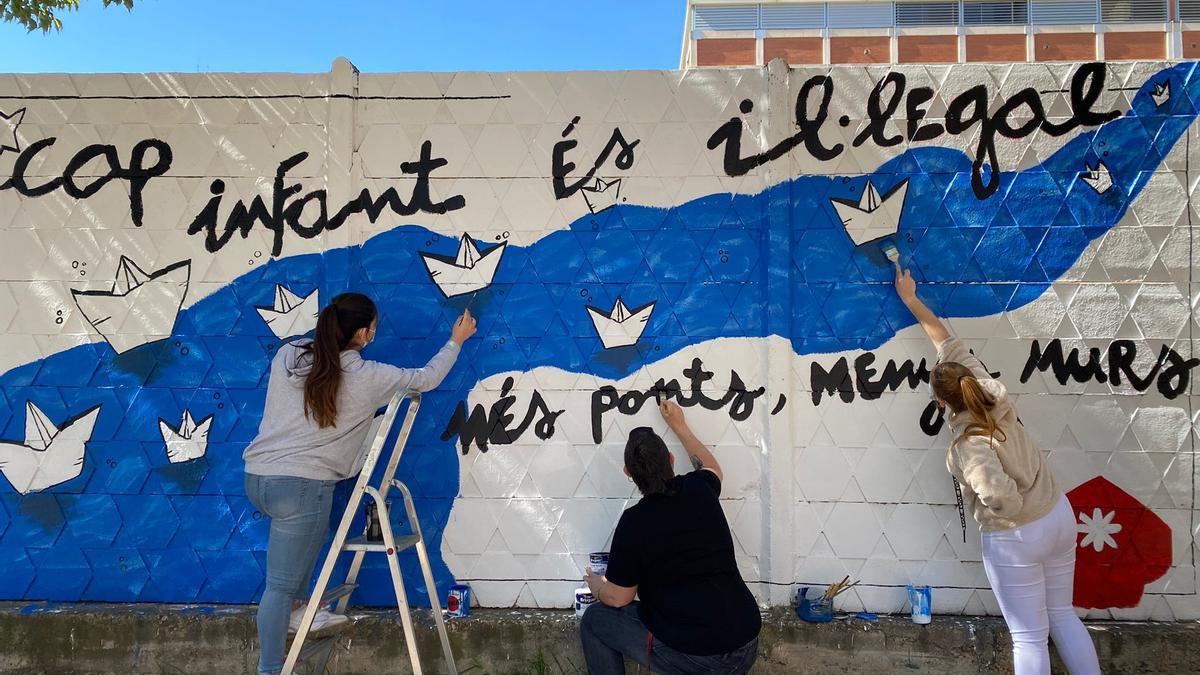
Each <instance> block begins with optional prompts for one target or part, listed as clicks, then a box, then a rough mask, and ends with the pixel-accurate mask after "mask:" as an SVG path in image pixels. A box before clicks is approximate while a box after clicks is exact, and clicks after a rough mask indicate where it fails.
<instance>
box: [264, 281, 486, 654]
mask: <svg viewBox="0 0 1200 675" xmlns="http://www.w3.org/2000/svg"><path fill="white" fill-rule="evenodd" d="M377 321H378V312H376V310H375V303H374V302H372V301H371V299H370V298H368V297H367V296H365V295H362V294H361V293H343V294H342V295H339V296H337V297H336V298H334V299H333V302H331V303H329V305H328V306H327V307H325V309H323V310H321V314H320V315H319V316H318V318H317V328H316V334H315V337H314V339H312V340H299V341H296V342H292V343H290V344H285V345H283V346H282V347H280V349H279V352H278V353H277V354H276V355H275V358H274V359H273V360H272V361H271V374H270V380H269V381H268V384H267V400H266V404H265V406H264V408H263V418H262V422H261V423H260V424H259V428H258V436H256V437H255V439H254V440H253V441H251V442H250V445H249V446H247V447H246V451H245V453H243V455H242V458H243V459H244V460H245V464H246V496H247V497H249V498H250V501H251V503H253V504H254V508H256V509H258V510H259V511H260V512H261V513H262V514H263V515H264V516H266V517H268V518H270V519H271V531H270V535H269V539H268V542H267V579H266V589H265V590H264V591H263V595H262V600H261V601H260V603H259V606H258V641H259V650H260V655H259V662H258V672H259V673H270V674H274V673H278V672H280V670H282V668H283V657H284V647H285V646H286V642H287V633H288V632H289V628H290V629H291V631H294V630H295V629H296V627H297V626H298V625H299V623H300V619H301V617H302V616H303V603H302V600H303V599H304V597H305V593H306V592H307V590H308V582H309V581H310V580H311V578H312V573H313V568H314V567H315V566H316V562H317V554H318V553H320V550H321V546H322V545H324V543H325V537H326V535H327V534H328V531H329V512H330V509H331V507H332V503H333V488H334V486H335V485H336V484H337V482H338V481H340V480H342V479H345V478H349V477H351V476H352V475H354V474H355V473H357V472H358V470H359V469H360V468H361V465H359V463H358V462H359V456H360V450H361V449H362V446H363V443H364V441H365V440H366V436H367V432H368V430H369V429H370V427H371V421H372V418H373V417H374V415H375V411H376V410H378V409H379V408H380V406H382V405H384V404H386V403H387V402H388V401H389V400H390V399H391V397H392V396H393V395H394V394H395V393H396V392H398V391H420V392H425V391H430V390H432V389H435V388H436V387H437V386H438V385H439V384H441V382H442V380H443V379H444V378H445V377H446V373H448V372H449V371H450V368H451V366H453V365H454V361H455V360H456V359H457V358H458V353H459V350H460V348H461V347H462V344H463V342H465V341H466V340H467V338H469V337H471V335H473V334H474V333H475V320H474V319H473V318H472V317H471V314H470V312H463V314H462V316H460V317H459V318H458V320H457V321H456V322H455V324H454V327H453V329H452V331H451V333H450V339H449V341H447V342H446V344H445V346H443V347H442V348H441V350H440V351H438V353H437V354H436V355H434V357H433V358H432V359H430V361H429V363H427V364H426V365H425V367H424V368H397V367H395V366H391V365H388V364H386V363H379V362H377V361H367V360H365V359H363V358H362V356H361V355H360V354H359V352H360V351H361V350H362V349H363V347H366V346H367V345H368V344H370V343H371V341H372V340H373V339H374V338H375V328H376V324H377ZM289 612H290V619H289ZM345 622H346V617H344V616H340V615H336V614H330V613H328V612H326V611H324V610H322V611H321V612H320V613H319V614H318V615H317V617H316V620H315V621H314V622H313V626H312V629H313V630H317V629H320V628H328V627H330V626H333V625H336V624H339V623H345Z"/></svg>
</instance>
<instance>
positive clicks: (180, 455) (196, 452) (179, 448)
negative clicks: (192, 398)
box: [158, 410, 213, 464]
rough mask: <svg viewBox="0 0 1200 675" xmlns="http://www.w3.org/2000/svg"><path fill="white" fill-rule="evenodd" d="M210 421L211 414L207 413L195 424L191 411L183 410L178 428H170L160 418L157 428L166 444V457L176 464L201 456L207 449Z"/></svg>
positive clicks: (211, 419) (211, 418)
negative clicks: (207, 414) (206, 415)
mask: <svg viewBox="0 0 1200 675" xmlns="http://www.w3.org/2000/svg"><path fill="white" fill-rule="evenodd" d="M212 421H213V416H212V415H209V416H208V417H205V418H204V419H203V420H201V421H200V423H199V424H197V423H196V420H194V419H192V413H191V411H190V410H184V411H183V420H182V421H181V422H180V423H179V428H178V429H172V428H171V425H170V424H167V421H166V420H164V419H161V418H160V419H159V420H158V430H159V431H160V432H161V433H162V438H163V441H164V442H165V443H166V444H167V459H169V460H171V463H172V464H178V463H180V462H190V461H192V460H193V459H200V458H201V457H203V456H204V453H205V452H206V451H207V450H208V430H209V429H210V428H211V427H212Z"/></svg>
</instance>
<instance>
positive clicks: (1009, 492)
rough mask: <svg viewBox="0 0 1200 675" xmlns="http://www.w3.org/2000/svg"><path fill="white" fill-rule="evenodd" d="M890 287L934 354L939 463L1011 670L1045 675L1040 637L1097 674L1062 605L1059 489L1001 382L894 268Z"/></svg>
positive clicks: (1063, 505) (1063, 519) (1070, 565)
mask: <svg viewBox="0 0 1200 675" xmlns="http://www.w3.org/2000/svg"><path fill="white" fill-rule="evenodd" d="M896 291H897V293H899V294H900V299H901V300H903V301H904V304H905V305H906V306H907V307H908V309H909V310H910V311H911V312H912V313H913V316H915V317H916V319H917V321H918V322H919V323H920V324H921V327H922V328H924V329H925V333H926V334H928V335H929V339H930V340H932V341H933V346H934V347H935V348H936V349H937V351H938V363H937V365H936V366H934V368H933V371H932V372H931V373H930V376H929V385H930V389H931V390H932V396H933V398H934V400H935V401H937V404H938V406H940V407H941V408H943V409H947V408H948V409H949V413H950V429H951V431H952V432H953V433H954V440H952V441H951V442H950V448H949V450H948V451H947V453H946V468H948V469H949V470H950V473H951V474H952V475H953V476H954V478H955V479H956V480H957V481H958V482H959V483H961V484H962V493H963V500H964V502H965V503H966V504H967V507H968V508H969V509H970V510H971V513H972V514H974V516H975V520H976V522H978V523H979V529H980V531H981V534H982V542H983V567H984V570H986V572H987V576H988V581H990V582H991V584H992V591H994V592H995V594H996V600H997V601H998V602H999V604H1000V611H1001V613H1003V614H1004V620H1005V622H1006V623H1007V624H1008V629H1009V632H1010V633H1012V640H1013V666H1014V669H1015V671H1016V673H1017V675H1034V674H1037V675H1041V674H1048V673H1049V672H1050V650H1049V646H1048V644H1047V638H1049V637H1053V638H1054V645H1055V647H1057V648H1058V653H1059V655H1060V656H1061V657H1062V660H1063V662H1064V663H1065V664H1066V666H1067V670H1069V671H1070V672H1071V674H1072V675H1095V674H1098V673H1099V672H1100V665H1099V661H1098V659H1097V658H1096V648H1095V646H1094V645H1093V644H1092V640H1091V637H1090V636H1089V635H1088V633H1087V629H1086V628H1084V626H1083V622H1081V621H1080V620H1079V617H1078V616H1076V615H1075V609H1074V607H1073V606H1072V604H1071V598H1072V596H1073V594H1074V577H1075V545H1076V538H1077V537H1076V528H1075V515H1074V513H1073V512H1072V510H1071V505H1070V503H1069V502H1068V501H1067V498H1066V495H1064V494H1063V493H1062V491H1061V490H1060V489H1059V488H1058V485H1057V484H1056V483H1055V482H1054V476H1053V474H1051V473H1050V467H1049V466H1047V465H1046V462H1045V460H1044V459H1043V457H1042V451H1041V450H1040V449H1039V448H1038V447H1037V445H1036V444H1035V443H1034V441H1033V439H1032V438H1030V436H1029V434H1028V433H1027V432H1026V431H1025V427H1024V426H1022V425H1021V421H1020V419H1018V417H1017V411H1016V408H1014V407H1013V404H1012V401H1011V399H1009V397H1008V391H1007V390H1006V389H1005V388H1004V385H1003V384H1001V383H1000V382H999V381H998V380H995V379H993V378H992V377H991V375H989V374H988V371H987V369H986V368H984V367H983V364H982V363H980V361H979V359H977V358H975V355H974V354H972V353H971V352H970V351H969V350H968V349H967V348H966V347H965V346H964V345H963V344H962V343H961V342H959V341H958V340H957V339H955V338H953V337H951V336H950V333H949V331H947V330H946V327H945V326H944V325H943V324H942V322H941V320H939V319H938V318H937V316H935V315H934V314H933V312H931V311H930V310H929V308H928V307H926V306H925V304H924V303H922V302H921V300H920V299H918V298H917V285H916V282H914V281H913V278H912V275H911V274H910V273H909V272H908V271H907V270H902V269H901V268H900V266H899V265H897V266H896Z"/></svg>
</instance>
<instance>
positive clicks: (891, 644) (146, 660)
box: [0, 603, 1200, 675]
mask: <svg viewBox="0 0 1200 675" xmlns="http://www.w3.org/2000/svg"><path fill="white" fill-rule="evenodd" d="M352 616H353V617H354V625H353V626H352V627H351V628H350V629H349V630H348V631H347V633H346V639H345V640H343V642H342V643H340V647H339V656H338V660H337V663H336V667H335V668H334V669H332V670H331V672H335V673H405V672H409V669H408V657H407V652H406V650H405V647H404V643H403V642H404V641H403V637H402V636H401V633H400V628H399V625H398V623H397V620H396V615H395V613H389V612H385V611H377V610H370V611H355V612H352ZM417 620H418V633H419V636H420V637H419V638H418V639H419V641H420V644H419V647H418V648H419V649H420V652H421V654H422V655H423V656H425V657H426V660H425V664H426V668H427V670H428V671H429V672H444V666H443V665H442V663H441V657H440V649H439V647H438V646H437V640H436V637H435V636H434V632H433V624H432V620H431V618H430V616H429V615H428V614H427V613H418V616H417ZM1089 629H1090V631H1091V634H1092V637H1093V638H1094V639H1095V641H1096V645H1097V649H1098V651H1099V652H1100V660H1101V664H1102V666H1103V667H1104V670H1105V672H1111V673H1194V672H1200V651H1197V650H1194V649H1191V648H1189V645H1194V644H1195V643H1196V641H1197V640H1198V639H1200V622H1187V623H1118V622H1111V623H1092V624H1089ZM254 630H255V629H254V608H253V607H243V606H237V607H233V606H223V607H178V606H160V605H41V604H36V605H28V604H11V603H10V604H0V640H2V641H3V649H0V652H2V653H0V673H22V674H25V675H28V674H31V673H121V674H127V673H170V674H175V673H209V674H221V675H225V674H227V673H228V674H233V673H254V672H255V670H254V666H255V663H256V653H255V633H254ZM449 630H450V636H451V640H452V643H453V646H454V651H455V654H456V655H457V656H458V665H459V670H460V672H462V673H469V674H470V675H488V674H496V675H499V674H510V673H511V674H516V673H580V672H583V671H584V668H583V658H582V656H581V653H580V650H579V639H578V623H577V622H576V620H575V617H574V615H573V613H571V612H563V611H547V610H476V611H474V612H473V613H472V615H471V617H470V618H468V619H455V620H452V621H450V623H449ZM760 643H761V649H760V652H759V662H758V665H757V666H756V667H755V670H754V672H755V673H804V672H810V673H834V672H836V673H871V674H872V675H877V674H879V673H905V672H913V673H995V672H1011V670H1012V665H1011V659H1010V657H1009V648H1010V647H1009V641H1008V633H1007V631H1006V630H1005V629H1004V624H1003V622H1002V621H1001V620H999V619H996V618H976V617H947V618H938V619H935V620H934V622H933V623H932V624H930V625H929V626H917V625H914V624H913V623H911V622H910V621H908V620H907V619H906V618H899V617H881V618H880V620H879V621H878V622H864V621H860V620H843V621H835V622H833V623H831V624H822V625H814V624H806V623H804V622H802V621H799V620H798V619H796V617H795V615H794V614H792V613H791V612H789V611H788V610H786V609H783V608H777V609H774V610H771V611H770V612H768V613H767V614H766V615H765V616H764V626H763V634H762V638H761V641H760ZM347 646H348V647H349V648H348V649H346V647H347ZM1055 672H1062V670H1061V665H1060V664H1059V665H1058V666H1057V667H1056V671H1055Z"/></svg>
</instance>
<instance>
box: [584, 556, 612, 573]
mask: <svg viewBox="0 0 1200 675" xmlns="http://www.w3.org/2000/svg"><path fill="white" fill-rule="evenodd" d="M588 567H590V568H592V574H595V575H596V576H598V577H602V576H604V575H606V574H608V551H597V552H595V553H589V554H588Z"/></svg>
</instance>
